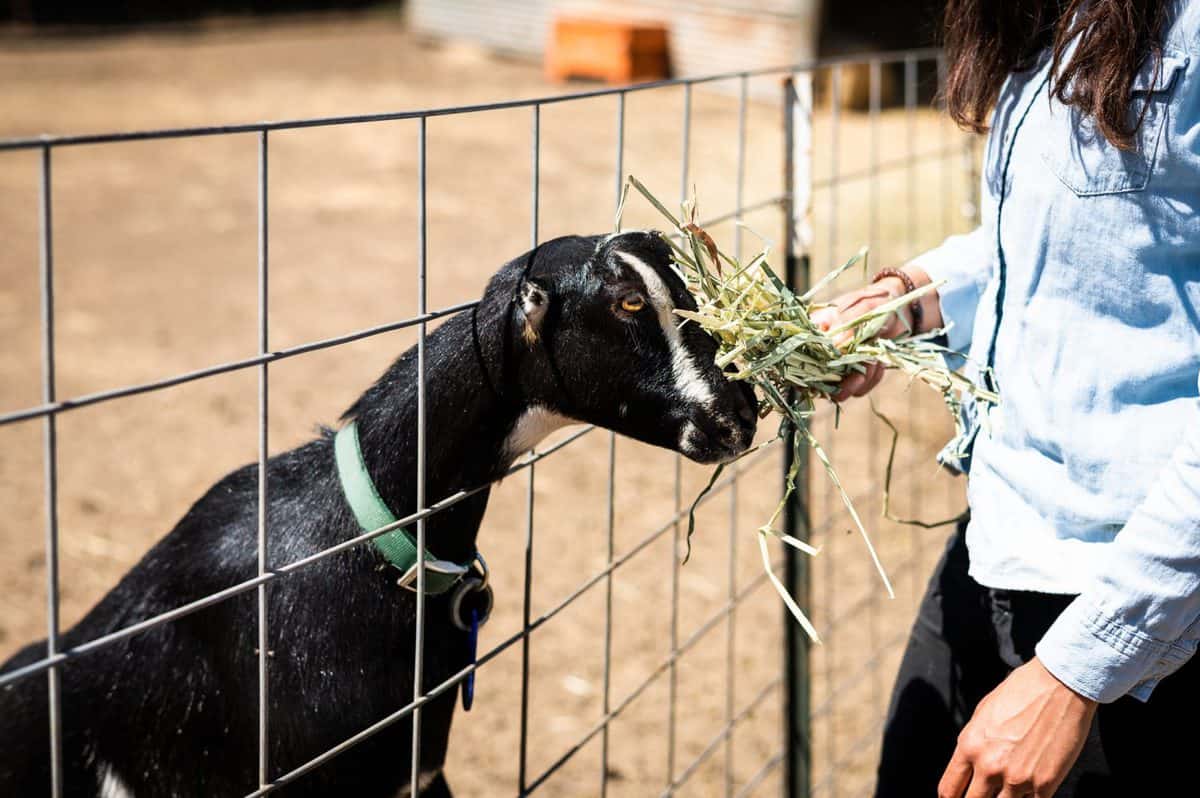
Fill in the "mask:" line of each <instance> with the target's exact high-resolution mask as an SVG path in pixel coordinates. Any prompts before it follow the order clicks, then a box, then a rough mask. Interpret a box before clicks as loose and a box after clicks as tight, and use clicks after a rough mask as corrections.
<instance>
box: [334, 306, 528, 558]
mask: <svg viewBox="0 0 1200 798" xmlns="http://www.w3.org/2000/svg"><path fill="white" fill-rule="evenodd" d="M492 288H497V287H496V286H493V287H492ZM506 294H507V291H502V290H489V291H488V293H487V294H485V295H484V297H483V299H482V300H481V301H480V303H479V305H477V306H476V307H475V308H473V309H472V310H470V311H466V312H463V313H459V314H457V315H455V316H454V317H452V318H451V319H449V320H448V321H447V322H446V323H445V324H443V325H442V326H440V327H438V328H437V329H436V330H434V331H433V332H431V333H429V334H428V336H427V337H426V342H425V430H426V432H425V458H426V459H425V503H426V506H428V505H430V504H433V503H435V502H437V501H440V500H441V499H443V498H446V497H447V496H451V495H453V494H455V493H457V492H459V491H461V490H469V489H472V488H477V487H479V486H482V485H488V484H489V483H491V482H493V481H495V480H496V479H498V478H500V477H501V476H503V474H504V472H505V470H506V469H507V468H508V467H509V465H511V463H512V461H513V460H514V459H515V457H516V456H517V455H519V454H520V450H518V451H512V448H513V447H512V445H511V441H510V437H513V436H515V435H516V432H515V431H516V430H517V428H518V421H519V420H520V419H521V418H522V417H523V416H524V415H525V414H526V410H527V409H528V408H527V405H526V402H525V400H524V399H523V397H522V395H521V391H520V390H519V386H517V385H516V384H515V381H514V380H513V379H512V378H511V375H513V374H515V373H516V369H515V368H514V366H513V363H512V361H513V359H514V358H515V357H519V356H520V347H519V342H518V340H517V338H516V334H515V333H514V325H513V318H512V317H513V306H512V303H511V300H510V299H508V296H511V295H508V296H506ZM417 379H418V375H417V350H416V348H415V347H414V348H412V349H409V350H408V351H407V352H405V353H404V354H403V355H401V356H400V358H399V359H398V360H397V361H396V362H395V363H394V364H392V366H391V368H389V369H388V370H387V372H386V373H385V374H384V375H383V376H382V377H381V378H380V379H379V380H378V381H377V382H376V383H375V384H374V385H372V386H371V387H370V388H369V389H368V390H367V391H366V393H364V394H363V395H362V396H361V397H360V398H359V400H358V401H357V402H356V403H355V404H354V405H353V406H352V407H351V408H350V409H349V410H348V411H347V412H346V414H345V416H344V418H347V419H349V418H353V419H355V420H356V421H357V424H358V434H359V440H360V445H361V447H362V453H363V460H364V461H365V463H366V465H367V470H368V472H369V473H370V475H371V479H372V480H373V481H374V483H375V487H376V490H378V491H379V494H380V497H381V498H382V499H383V500H384V501H385V502H386V503H387V505H388V507H390V508H391V509H392V512H393V513H395V515H396V516H398V517H403V516H406V515H409V514H411V513H413V512H415V511H416V473H417V471H416V469H417ZM530 445H531V444H530ZM488 492H489V491H488V489H486V488H485V489H484V490H482V491H480V492H479V493H478V494H476V495H475V496H473V497H471V498H469V499H466V500H464V501H461V502H459V503H458V504H456V505H454V506H453V507H451V508H449V509H447V510H445V511H441V512H438V513H436V514H434V515H433V516H431V517H430V519H429V521H428V522H427V540H428V545H429V548H430V550H431V551H432V552H433V553H434V554H435V555H437V556H438V557H441V558H445V559H451V560H455V561H458V562H463V561H465V560H467V559H468V558H470V557H471V556H472V554H473V553H474V551H475V533H476V531H477V529H478V526H479V523H480V521H481V520H482V516H483V510H484V508H485V506H486V504H487V496H488Z"/></svg>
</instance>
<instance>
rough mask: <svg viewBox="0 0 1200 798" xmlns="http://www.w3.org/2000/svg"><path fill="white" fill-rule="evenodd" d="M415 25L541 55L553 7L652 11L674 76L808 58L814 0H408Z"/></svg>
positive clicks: (643, 14) (812, 46)
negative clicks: (663, 31) (666, 38)
mask: <svg viewBox="0 0 1200 798" xmlns="http://www.w3.org/2000/svg"><path fill="white" fill-rule="evenodd" d="M408 7H409V11H408V14H409V23H410V24H411V25H412V27H413V29H414V30H417V31H419V32H421V33H424V34H427V35H432V36H437V37H439V38H450V39H465V40H468V41H473V42H478V43H479V44H482V45H485V46H487V47H491V48H494V49H496V50H500V51H503V52H510V53H520V54H525V55H530V56H540V55H541V54H542V51H543V50H544V48H545V43H546V36H547V32H548V28H549V25H550V22H551V20H552V19H553V17H554V14H555V13H581V14H594V15H599V16H622V17H633V18H639V19H652V20H657V21H660V22H663V23H664V24H666V26H667V28H668V30H669V31H670V42H671V60H672V65H673V68H674V71H675V75H676V76H685V75H699V74H705V73H712V72H726V71H733V70H740V69H754V68H757V67H765V66H779V65H784V64H792V63H798V62H801V61H807V60H809V59H811V58H813V57H814V55H815V53H816V40H817V25H818V22H819V19H818V17H819V10H820V0H718V1H716V2H704V0H690V1H689V0H651V2H632V0H594V1H593V2H573V1H572V0H409V3H408Z"/></svg>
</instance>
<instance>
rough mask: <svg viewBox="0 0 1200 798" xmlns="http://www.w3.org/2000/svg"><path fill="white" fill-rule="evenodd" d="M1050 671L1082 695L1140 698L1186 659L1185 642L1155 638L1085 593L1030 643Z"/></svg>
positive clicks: (1097, 698)
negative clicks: (1112, 612) (1038, 637)
mask: <svg viewBox="0 0 1200 798" xmlns="http://www.w3.org/2000/svg"><path fill="white" fill-rule="evenodd" d="M1036 653H1037V658H1038V659H1039V660H1040V661H1041V663H1042V665H1043V666H1045V668H1046V670H1048V671H1050V673H1051V674H1053V676H1054V677H1055V678H1056V679H1058V680H1059V681H1060V682H1062V683H1063V684H1065V685H1066V686H1067V687H1069V688H1071V689H1072V690H1074V691H1075V692H1076V693H1079V694H1080V695H1081V696H1083V697H1085V698H1090V699H1092V700H1093V701H1099V702H1100V703H1102V704H1108V703H1111V702H1113V701H1116V700H1117V699H1118V698H1121V697H1122V696H1125V695H1130V696H1133V697H1134V698H1136V699H1138V700H1139V701H1146V700H1147V699H1148V698H1149V697H1150V694H1151V693H1152V692H1153V691H1154V688H1155V686H1156V685H1157V684H1158V682H1159V680H1160V679H1161V678H1162V677H1164V676H1166V675H1168V674H1170V673H1173V672H1174V671H1175V670H1177V669H1178V668H1179V667H1180V666H1182V665H1183V664H1184V663H1185V662H1187V661H1188V660H1189V659H1190V658H1191V654H1192V651H1191V649H1190V647H1189V646H1186V645H1181V644H1176V643H1171V642H1168V641H1163V640H1158V639H1156V638H1153V637H1151V636H1150V635H1148V634H1146V633H1145V632H1143V631H1142V630H1140V629H1138V628H1137V627H1135V626H1130V625H1129V624H1127V623H1123V622H1121V621H1120V620H1117V619H1115V618H1112V617H1111V616H1110V615H1108V614H1107V613H1105V612H1103V611H1102V610H1100V609H1098V608H1097V607H1095V606H1093V605H1092V604H1091V603H1090V602H1088V601H1087V600H1086V599H1085V598H1082V597H1081V598H1077V599H1075V600H1074V601H1073V602H1071V604H1069V605H1068V606H1067V609H1066V610H1064V611H1063V613H1062V614H1061V615H1059V616H1058V619H1057V620H1055V622H1054V623H1053V624H1052V625H1051V626H1050V629H1049V630H1048V631H1047V632H1046V634H1045V636H1044V637H1042V639H1041V641H1040V642H1039V643H1038V644H1037V648H1036Z"/></svg>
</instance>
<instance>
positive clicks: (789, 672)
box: [782, 76, 812, 798]
mask: <svg viewBox="0 0 1200 798" xmlns="http://www.w3.org/2000/svg"><path fill="white" fill-rule="evenodd" d="M795 114H796V89H795V85H794V78H793V77H791V76H789V77H788V78H787V79H786V80H784V83H783V148H784V149H783V183H784V192H783V193H784V201H783V207H784V219H783V252H784V262H785V269H786V272H787V282H788V285H790V286H791V287H792V288H793V289H798V290H801V291H804V290H807V289H808V274H809V259H808V254H807V253H804V254H802V255H798V254H797V252H796V212H797V208H796V203H795V201H794V197H795V188H796V177H795V164H796V152H795V141H796V121H795ZM800 212H803V209H800ZM792 434H793V436H794V435H795V432H793V433H792ZM792 444H793V441H787V442H786V443H785V446H784V453H783V473H784V475H785V476H784V478H785V479H786V474H787V473H788V471H789V470H790V469H791V467H792V465H793V463H794V462H795V461H794V459H793V458H794V457H797V456H798V457H800V458H801V461H800V469H799V471H798V472H797V475H796V485H797V490H796V492H795V493H794V494H793V495H792V499H791V500H790V501H789V502H788V503H787V506H786V507H785V508H784V515H783V523H784V531H785V532H786V533H787V534H788V535H791V536H793V537H796V538H799V539H800V540H807V539H808V533H809V517H808V504H809V501H808V499H809V496H808V447H807V446H801V447H799V448H797V447H795V446H793V445H792ZM783 568H784V576H783V581H784V584H785V585H786V586H787V589H788V592H790V593H791V594H792V596H793V597H794V598H795V599H796V603H797V604H799V605H800V608H801V609H802V610H804V611H805V612H806V613H807V612H809V610H810V607H811V602H810V601H809V569H808V560H807V558H806V556H805V555H804V554H802V553H800V552H799V551H797V550H796V549H795V548H793V547H791V546H784V566H783ZM782 615H783V624H784V641H785V643H784V655H783V657H784V659H783V667H784V683H785V693H786V696H785V699H784V720H783V726H784V729H783V730H784V763H785V764H784V785H783V793H784V795H785V796H787V798H808V796H809V794H810V793H811V787H812V769H811V765H812V736H811V728H810V723H809V714H810V684H811V682H810V678H809V677H810V671H809V657H808V654H809V651H808V647H809V642H808V638H807V637H806V636H805V635H804V633H803V631H802V630H801V629H800V627H799V625H797V624H796V622H795V621H794V620H793V619H792V617H791V615H789V614H788V612H787V611H786V610H785V611H784V612H783V613H782Z"/></svg>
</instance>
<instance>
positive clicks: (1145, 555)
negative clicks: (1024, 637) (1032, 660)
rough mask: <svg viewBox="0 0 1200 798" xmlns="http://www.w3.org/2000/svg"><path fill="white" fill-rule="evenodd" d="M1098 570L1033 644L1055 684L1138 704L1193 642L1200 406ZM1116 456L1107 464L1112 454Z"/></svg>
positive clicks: (1199, 570) (1199, 547)
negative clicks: (1129, 697) (1128, 698)
mask: <svg viewBox="0 0 1200 798" xmlns="http://www.w3.org/2000/svg"><path fill="white" fill-rule="evenodd" d="M1196 403H1197V405H1198V406H1197V408H1196V410H1197V418H1196V422H1195V423H1194V424H1193V425H1192V427H1191V428H1190V429H1188V430H1186V432H1185V434H1184V436H1183V439H1182V441H1181V442H1180V443H1179V445H1178V446H1177V447H1176V449H1175V451H1174V453H1173V454H1172V456H1171V459H1170V460H1169V461H1168V462H1167V464H1166V466H1165V467H1164V468H1163V469H1162V470H1161V471H1160V472H1159V473H1158V477H1157V479H1156V480H1155V482H1154V486H1153V487H1152V488H1151V489H1150V491H1149V493H1148V494H1147V495H1146V497H1145V498H1144V499H1143V500H1142V503H1141V504H1140V505H1139V506H1138V507H1137V509H1136V510H1135V511H1134V513H1133V515H1132V516H1130V518H1129V520H1128V521H1127V522H1126V523H1125V526H1124V527H1123V528H1122V529H1121V531H1120V532H1119V533H1118V534H1117V537H1116V540H1115V541H1114V542H1113V543H1112V544H1111V545H1110V547H1109V550H1108V552H1107V553H1106V555H1105V560H1104V567H1102V568H1101V569H1100V570H1099V573H1097V574H1095V575H1094V577H1093V578H1092V580H1091V584H1090V586H1089V587H1088V588H1087V589H1086V590H1084V592H1083V593H1082V594H1081V595H1080V596H1079V597H1078V598H1077V599H1075V601H1073V602H1072V603H1071V604H1070V606H1068V607H1067V609H1066V610H1065V611H1064V612H1063V614H1062V615H1061V616H1059V618H1058V620H1056V621H1055V622H1054V625H1052V626H1051V627H1050V629H1049V631H1048V632H1047V633H1046V635H1045V636H1044V637H1043V638H1042V640H1041V642H1040V643H1038V646H1037V654H1038V657H1039V658H1040V659H1041V660H1042V662H1043V664H1044V665H1045V666H1046V668H1047V669H1048V670H1049V671H1050V672H1051V673H1053V674H1054V675H1055V676H1056V677H1057V678H1058V679H1059V680H1060V681H1062V682H1063V683H1064V684H1066V685H1067V686H1068V687H1070V688H1071V689H1073V690H1075V691H1076V692H1077V693H1079V694H1081V695H1084V696H1087V697H1089V698H1093V699H1095V700H1097V701H1100V702H1108V701H1114V700H1116V699H1117V698H1120V697H1121V696H1123V695H1126V694H1129V695H1132V696H1134V697H1135V698H1138V699H1141V700H1145V699H1146V698H1147V697H1149V695H1150V692H1151V691H1152V690H1153V689H1154V686H1155V685H1156V684H1157V683H1158V681H1159V679H1161V678H1163V677H1164V676H1166V675H1168V674H1170V673H1173V672H1174V671H1175V670H1177V669H1178V668H1179V667H1180V666H1182V665H1183V664H1184V663H1185V662H1187V661H1188V660H1189V659H1191V657H1192V655H1193V654H1194V653H1195V651H1196V644H1197V640H1196V638H1197V637H1200V400H1196ZM1119 456H1120V453H1119V452H1114V457H1119Z"/></svg>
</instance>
